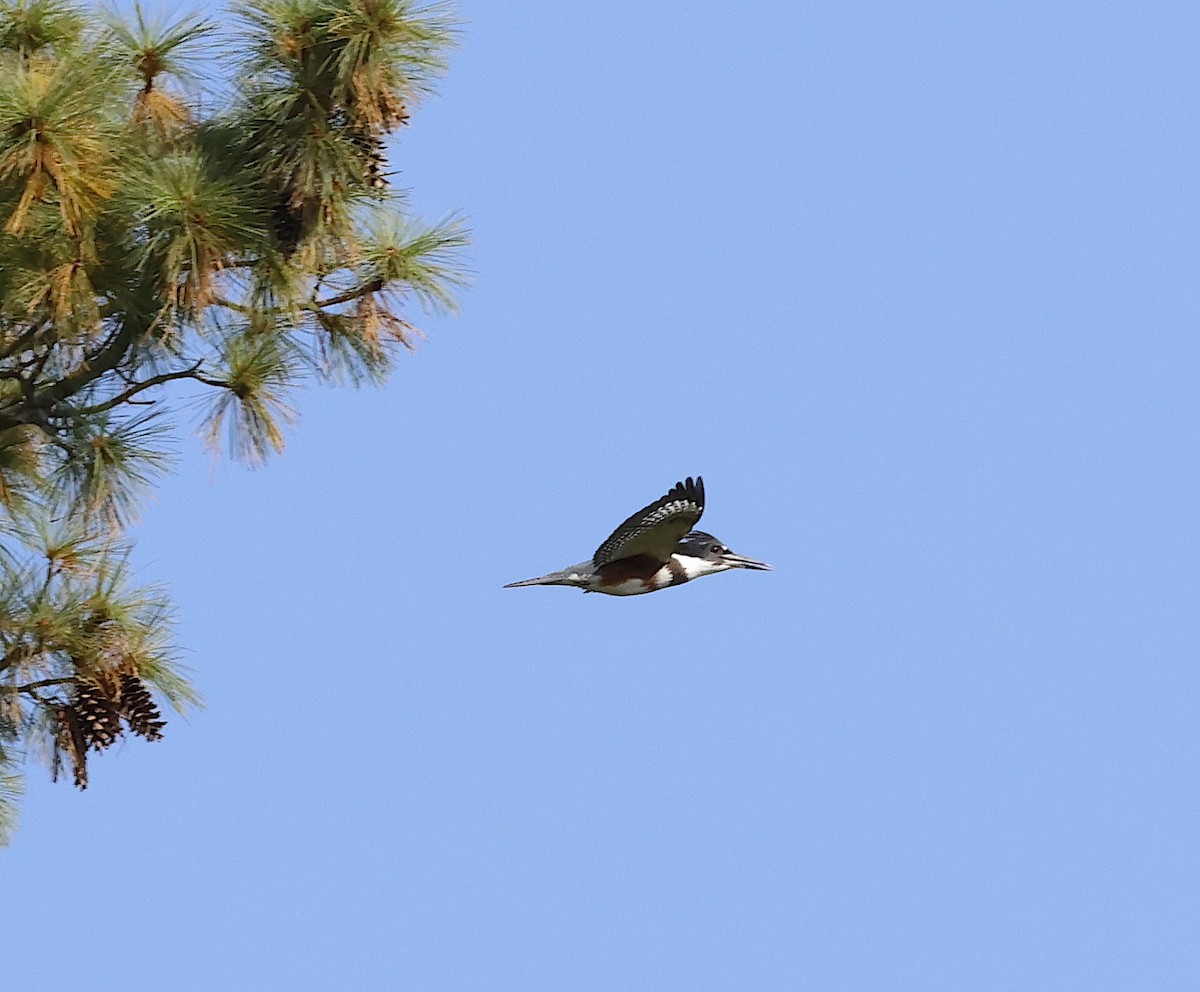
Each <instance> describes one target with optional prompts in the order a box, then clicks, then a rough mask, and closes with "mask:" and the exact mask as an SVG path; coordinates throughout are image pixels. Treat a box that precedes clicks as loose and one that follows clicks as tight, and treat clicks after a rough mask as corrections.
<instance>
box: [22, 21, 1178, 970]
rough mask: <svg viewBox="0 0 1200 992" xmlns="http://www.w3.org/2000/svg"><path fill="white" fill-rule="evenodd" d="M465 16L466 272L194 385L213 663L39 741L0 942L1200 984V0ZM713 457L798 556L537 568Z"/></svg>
mask: <svg viewBox="0 0 1200 992" xmlns="http://www.w3.org/2000/svg"><path fill="white" fill-rule="evenodd" d="M461 12H462V14H463V16H464V17H465V18H466V19H467V21H468V24H467V27H466V30H465V34H464V39H463V40H464V47H463V49H462V51H461V52H460V53H458V54H457V55H456V57H455V58H454V60H453V65H452V70H451V74H450V76H449V77H448V78H447V79H446V80H445V82H444V84H443V85H442V86H441V95H440V96H439V97H438V98H437V99H435V100H432V101H429V102H428V103H427V104H426V105H425V106H423V107H422V108H421V110H420V112H419V113H418V114H417V115H416V116H415V118H414V121H413V126H412V128H411V129H410V130H408V131H406V132H405V133H404V135H403V136H402V138H401V139H400V141H399V142H398V144H397V148H396V154H395V159H394V160H395V164H396V165H397V166H398V167H399V168H400V169H401V170H402V172H403V175H402V179H401V181H402V182H403V183H404V184H406V185H410V186H411V187H412V188H413V196H412V198H413V202H414V203H415V204H416V205H417V207H418V209H419V210H420V211H421V212H422V213H424V214H426V215H428V216H437V215H440V214H441V213H443V212H444V211H446V210H449V209H453V208H461V209H462V210H464V211H465V212H466V213H467V214H468V215H469V217H470V219H471V224H472V227H473V229H474V231H475V238H476V243H475V246H474V248H473V249H472V253H471V264H472V267H473V268H474V270H475V272H476V278H475V285H474V288H473V289H472V290H471V291H470V292H468V293H466V294H464V297H463V303H464V311H463V314H462V315H461V316H460V317H458V318H456V319H444V318H437V317H433V318H428V319H425V320H423V321H422V326H423V327H424V328H425V329H426V330H427V332H428V334H429V339H428V341H427V342H426V343H425V344H423V346H422V347H421V349H420V351H419V353H418V354H417V355H416V356H414V357H412V358H411V359H408V360H406V361H405V362H404V363H403V365H402V367H401V368H400V369H399V371H398V373H397V375H396V376H395V378H394V379H393V381H392V382H391V384H390V385H389V386H388V387H387V388H386V389H384V390H364V391H359V392H355V391H349V390H346V391H333V390H316V391H312V392H309V393H306V394H305V395H303V396H302V397H300V398H299V401H298V405H299V406H300V408H301V410H302V412H303V421H302V423H301V424H300V425H299V427H298V428H297V429H296V430H295V431H294V432H293V434H292V436H291V439H290V443H289V447H288V451H287V453H286V455H285V456H284V457H283V458H282V459H281V460H278V461H276V462H275V463H273V464H271V465H270V466H269V467H268V468H266V469H263V470H259V471H248V470H244V469H242V468H239V467H236V466H229V465H225V464H218V465H217V466H216V468H215V469H214V467H213V465H212V463H211V461H210V460H209V459H208V458H207V457H206V456H205V455H204V454H203V453H202V452H201V450H200V444H199V441H198V440H196V439H194V438H192V437H191V436H190V434H189V433H188V431H186V430H185V431H184V432H183V437H182V439H181V444H180V450H181V458H180V461H179V464H178V470H177V472H176V474H175V475H173V476H172V477H171V478H170V479H169V480H168V481H167V482H166V484H165V485H164V486H163V487H162V489H161V491H160V493H159V496H158V499H157V501H156V502H155V503H154V505H153V506H151V507H150V508H149V510H148V511H147V513H146V515H145V518H144V522H143V525H142V527H141V528H140V530H139V535H138V541H139V543H138V549H137V553H136V561H137V565H138V574H139V576H140V577H141V578H142V579H143V580H144V581H161V582H164V583H166V584H168V585H169V587H170V588H171V589H172V591H173V594H174V596H175V598H176V601H177V603H178V606H179V610H180V615H181V623H180V630H179V636H180V640H181V642H182V643H183V644H184V645H185V646H186V647H187V649H188V650H187V657H186V660H187V663H188V664H189V665H190V666H191V667H192V668H193V670H194V673H195V678H196V681H197V682H198V684H199V686H200V688H201V689H202V691H203V692H204V694H205V696H206V698H207V703H208V705H207V708H206V709H205V710H203V711H201V712H199V713H196V714H193V715H192V716H191V717H190V718H189V719H188V720H186V721H184V720H180V719H173V720H172V721H171V724H170V727H169V733H168V737H167V739H166V741H165V742H163V743H161V744H157V745H147V744H144V743H142V742H140V741H135V742H132V743H129V744H128V745H125V746H123V747H121V748H118V749H114V751H112V752H109V753H107V754H106V755H104V756H103V757H102V758H100V759H97V760H96V761H94V762H93V767H92V769H91V780H92V785H91V788H89V790H88V791H87V792H86V793H83V794H79V793H77V792H76V791H74V790H73V789H72V788H71V787H70V786H69V785H63V784H61V783H60V784H58V785H52V784H50V783H49V781H48V780H47V776H45V775H43V774H42V772H41V769H39V768H36V767H34V768H32V769H31V775H30V788H29V795H28V798H27V802H26V806H25V811H24V818H23V823H22V828H21V831H20V833H19V834H18V836H17V840H16V843H15V845H14V846H13V847H12V848H11V849H10V850H8V851H7V852H5V853H4V854H3V856H2V857H0V886H2V888H3V891H4V892H5V893H6V900H5V901H6V905H8V907H9V909H10V912H9V913H8V916H9V917H10V922H9V923H8V925H7V927H6V935H7V937H8V940H9V943H10V945H11V946H12V947H15V948H19V950H18V951H17V952H16V953H13V954H10V955H8V956H7V958H6V963H5V985H6V987H7V988H11V989H13V990H14V992H51V990H55V992H57V990H59V989H63V988H71V987H77V986H78V987H83V986H84V985H85V984H86V987H88V988H89V989H92V990H94V992H110V990H112V992H116V990H127V989H129V988H142V987H146V988H149V987H157V988H166V989H170V990H172V992H193V990H206V992H207V990H213V989H220V990H222V992H240V990H261V989H284V988H286V989H289V990H294V992H307V990H328V989H351V988H352V989H360V990H375V989H379V990H391V989H414V990H418V989H419V990H422V992H432V990H468V989H469V990H483V989H487V990H521V992H534V990H547V992H559V990H597V992H600V990H604V992H611V990H614V989H621V990H647V992H668V990H680V992H684V990H687V992H694V990H709V989H712V990H727V989H753V990H797V989H813V990H822V992H836V990H864V992H866V990H869V992H879V990H887V989H897V990H910V989H920V990H923V992H925V990H942V989H944V990H954V992H958V990H963V989H970V990H997V992H999V990H1005V992H1008V990H1012V989H1022V990H1054V992H1063V990H1074V989H1079V990H1088V992H1099V990H1106V989H1114V990H1115V989H1122V990H1125V989H1156V990H1157V989H1164V990H1166V989H1193V988H1195V987H1197V983H1198V982H1200V945H1198V944H1197V941H1196V933H1197V929H1198V927H1200V877H1198V876H1200V845H1198V843H1197V839H1196V823H1197V820H1198V818H1200V794H1198V791H1197V786H1196V774H1197V772H1196V769H1197V762H1198V760H1200V723H1198V721H1197V719H1196V701H1197V692H1198V690H1200V676H1198V675H1197V660H1198V651H1197V647H1198V642H1200V637H1198V634H1200V629H1198V628H1200V619H1198V612H1197V605H1196V604H1197V593H1198V592H1200V582H1198V581H1197V580H1198V578H1200V575H1198V574H1197V573H1198V571H1200V569H1198V562H1200V555H1198V552H1200V533H1198V527H1197V513H1196V505H1197V497H1198V495H1200V493H1198V489H1200V486H1198V480H1200V472H1198V471H1197V470H1198V469H1200V465H1198V461H1200V459H1198V457H1197V446H1196V440H1195V439H1196V429H1197V424H1198V422H1200V401H1198V399H1197V396H1198V390H1200V343H1198V336H1197V333H1196V328H1197V318H1198V316H1200V313H1198V311H1200V292H1198V289H1197V287H1198V285H1200V284H1198V282H1197V278H1196V276H1197V272H1198V271H1200V251H1198V238H1197V234H1198V231H1197V217H1198V211H1197V204H1198V202H1200V201H1198V199H1197V193H1196V186H1197V174H1196V162H1197V160H1198V157H1200V138H1198V137H1197V135H1200V112H1198V107H1200V101H1197V98H1196V94H1197V89H1198V86H1200V63H1197V60H1196V57H1195V50H1196V39H1197V37H1198V34H1200V11H1198V10H1197V9H1196V8H1195V6H1194V5H1189V4H1168V3H1147V4H1141V5H1137V6H1136V7H1134V6H1132V5H1125V4H1066V3H1054V4H1045V3H1036V4H1035V3H1020V2H1017V3H1006V4H983V5H960V4H948V3H943V4H939V3H916V4H894V3H866V2H864V3H852V4H835V5H801V4H793V3H783V2H769V0H759V2H747V3H744V4H740V5H736V6H732V5H728V6H718V5H705V4H682V3H670V2H666V0H640V2H636V3H635V2H622V0H613V2H611V3H607V4H603V5H599V4H596V5H593V4H563V3H550V2H540V3H539V2H517V3H506V4H496V3H491V4H485V3H479V2H464V3H462V4H461ZM696 473H703V475H704V477H705V480H706V482H707V488H708V510H707V512H706V514H705V518H704V526H705V527H706V528H707V529H709V530H711V531H713V532H714V533H716V534H717V535H718V536H720V537H721V538H722V539H723V540H724V541H726V542H727V543H728V544H729V545H730V546H731V547H732V548H733V549H734V550H736V551H740V552H743V553H746V554H749V555H752V556H755V557H759V558H764V559H766V560H768V561H770V562H772V563H773V564H774V565H775V571H774V572H771V573H750V572H734V573H730V574H728V575H723V576H718V577H716V578H711V579H706V580H704V581H702V582H696V583H693V584H690V585H687V586H684V587H683V588H681V589H673V590H668V591H666V592H664V593H661V594H659V595H654V596H645V597H635V598H632V599H627V600H622V599H614V598H608V597H600V596H582V595H579V594H578V593H576V592H574V591H572V590H561V589H520V590H502V589H501V588H500V587H501V585H502V584H503V583H504V582H507V581H511V580H514V579H518V578H525V577H527V576H530V575H536V574H540V573H542V572H545V571H547V570H550V569H552V568H557V567H560V566H563V565H566V564H569V563H572V562H575V561H578V560H580V559H582V558H585V557H587V556H588V555H589V554H590V553H591V551H592V550H593V549H594V548H595V546H596V545H597V544H598V543H599V542H600V541H601V540H602V539H603V538H604V537H605V536H606V535H607V534H608V532H609V530H610V529H611V528H612V527H613V526H614V525H615V524H617V523H619V522H620V521H621V520H622V519H624V517H625V516H626V515H627V514H629V513H630V512H632V511H633V510H635V509H636V508H638V507H639V506H641V505H642V504H643V503H645V502H648V501H650V500H652V499H654V498H656V497H657V496H658V495H660V494H661V493H662V492H664V491H665V490H666V488H667V487H669V486H670V485H671V484H673V483H674V482H675V481H676V480H677V479H679V478H682V477H683V476H685V475H694V474H696Z"/></svg>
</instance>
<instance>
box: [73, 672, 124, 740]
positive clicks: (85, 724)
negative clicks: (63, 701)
mask: <svg viewBox="0 0 1200 992" xmlns="http://www.w3.org/2000/svg"><path fill="white" fill-rule="evenodd" d="M74 710H75V715H76V718H77V719H78V721H79V729H80V732H81V733H82V734H83V739H84V741H85V742H86V744H87V746H88V747H90V748H91V749H92V750H93V751H103V750H104V749H105V748H106V747H110V746H111V745H112V744H113V743H115V742H116V740H117V738H118V737H120V736H121V734H122V733H124V731H122V730H121V719H120V716H119V714H118V713H117V708H116V706H115V705H114V703H113V700H112V698H111V697H110V696H109V694H107V693H106V692H105V691H104V690H103V689H102V688H101V687H100V685H99V684H97V683H96V682H93V681H91V680H90V679H76V680H75V702H74Z"/></svg>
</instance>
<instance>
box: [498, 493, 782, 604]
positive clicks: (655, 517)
mask: <svg viewBox="0 0 1200 992" xmlns="http://www.w3.org/2000/svg"><path fill="white" fill-rule="evenodd" d="M703 513H704V480H703V479H702V478H700V476H696V480H695V481H694V482H693V481H692V479H691V478H688V479H686V480H685V481H683V482H677V483H675V485H674V487H673V488H672V489H671V491H670V492H668V493H667V494H666V495H665V496H663V497H662V498H661V499H657V500H655V501H654V502H653V503H651V504H650V505H649V506H647V507H645V508H644V509H641V510H638V512H637V513H635V514H634V515H633V516H632V517H630V518H629V519H628V520H626V521H625V522H624V523H623V524H621V526H620V527H618V528H617V529H616V530H614V531H613V532H612V534H611V535H609V538H608V540H607V541H605V542H604V543H603V544H601V545H600V547H599V548H598V549H597V550H596V553H595V554H594V555H593V556H592V560H591V561H585V562H581V563H580V564H578V565H572V566H571V567H570V568H564V569H561V570H559V571H557V572H551V573H550V574H549V575H543V576H541V577H540V578H537V579H525V580H523V581H521V582H510V583H508V585H506V586H505V587H504V588H505V589H515V588H517V587H518V586H573V587H575V588H576V589H582V590H583V591H584V592H603V593H607V594H608V595H610V596H640V595H641V594H642V593H645V592H657V591H658V590H659V589H666V588H667V587H668V586H677V585H681V584H683V583H684V582H690V581H691V580H692V579H698V578H700V576H702V575H716V574H717V572H725V571H728V570H729V569H731V568H753V569H759V570H762V571H770V569H771V566H770V565H768V564H767V563H766V562H765V561H755V560H754V559H753V558H747V557H746V556H745V555H738V554H734V553H733V552H732V551H730V550H729V549H728V548H727V547H725V545H724V544H722V543H721V542H720V541H718V540H717V539H716V538H715V537H713V536H712V534H706V533H704V531H702V530H693V529H692V528H694V527H695V526H696V524H697V523H699V521H700V517H701V516H702V515H703Z"/></svg>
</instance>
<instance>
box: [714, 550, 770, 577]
mask: <svg viewBox="0 0 1200 992" xmlns="http://www.w3.org/2000/svg"><path fill="white" fill-rule="evenodd" d="M721 561H723V562H725V564H726V565H732V566H733V567H734V568H753V569H757V570H758V571H760V572H769V571H771V566H770V565H768V564H767V563H766V562H765V561H759V560H758V559H757V558H747V557H746V556H745V555H735V554H734V553H733V552H732V551H726V552H725V553H724V554H723V555H721Z"/></svg>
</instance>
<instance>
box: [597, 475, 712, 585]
mask: <svg viewBox="0 0 1200 992" xmlns="http://www.w3.org/2000/svg"><path fill="white" fill-rule="evenodd" d="M703 513H704V480H703V479H702V478H700V477H699V476H696V481H695V482H693V481H692V480H691V479H690V478H689V479H687V480H685V481H683V482H677V483H675V486H674V488H672V489H671V491H670V492H669V493H667V495H666V496H663V497H662V498H661V499H658V500H655V501H654V502H653V503H651V504H650V505H649V506H647V507H645V508H644V509H641V510H638V512H637V513H635V514H634V515H633V516H632V517H630V518H629V519H628V520H626V521H625V522H624V523H623V524H621V526H620V527H618V528H617V529H616V530H614V531H613V532H612V534H611V535H610V536H609V538H608V540H607V541H605V542H604V543H603V544H601V545H600V547H599V548H597V549H596V554H595V555H594V556H593V558H592V564H593V565H595V566H596V568H600V567H601V566H602V565H607V564H609V563H610V562H614V561H618V560H620V559H621V558H632V557H633V556H634V555H647V556H649V557H651V558H654V559H656V560H658V561H660V562H666V561H668V560H670V557H671V552H672V551H674V550H675V545H676V544H678V543H679V542H680V540H681V539H682V538H683V536H684V535H685V534H686V533H687V532H688V531H690V530H691V529H692V528H693V527H695V526H696V523H697V521H698V520H699V519H700V517H701V516H702V515H703Z"/></svg>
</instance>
